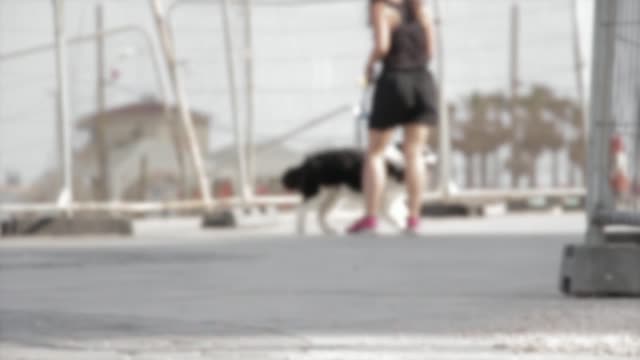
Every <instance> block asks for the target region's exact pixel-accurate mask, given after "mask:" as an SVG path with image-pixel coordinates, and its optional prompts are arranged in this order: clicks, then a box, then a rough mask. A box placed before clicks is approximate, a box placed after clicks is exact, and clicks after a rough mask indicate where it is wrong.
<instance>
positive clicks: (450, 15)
mask: <svg viewBox="0 0 640 360" xmlns="http://www.w3.org/2000/svg"><path fill="white" fill-rule="evenodd" d="M231 2H232V3H234V5H233V6H232V9H231V25H232V31H231V37H232V39H233V56H234V59H235V60H234V62H233V64H234V66H235V68H234V75H235V80H236V82H235V90H236V93H237V94H238V101H239V113H238V116H239V119H240V121H246V108H247V101H246V100H247V97H246V96H245V95H246V91H245V90H246V86H245V84H246V77H245V76H244V75H245V73H246V72H245V68H244V62H243V59H244V57H243V54H244V52H243V50H244V49H245V44H244V39H245V36H244V35H245V33H244V31H243V17H242V16H241V14H242V12H241V8H240V7H239V6H237V5H238V4H240V2H237V1H234V0H232V1H231ZM96 3H97V2H96V1H93V0H67V5H66V13H65V20H66V22H65V25H66V29H67V31H68V33H69V34H70V36H77V35H81V34H87V33H91V32H93V31H94V6H95V4H96ZM254 3H255V7H254V9H253V27H252V32H251V34H252V35H253V42H254V45H253V60H254V62H253V64H254V74H255V78H254V86H255V89H254V99H255V100H254V103H255V107H254V109H255V110H254V111H255V124H256V126H255V133H256V138H257V140H258V141H264V140H266V139H269V138H271V137H273V136H276V135H278V134H280V133H282V132H284V131H287V130H288V129H291V128H293V127H296V126H299V125H301V124H304V123H305V122H306V121H307V120H308V119H311V118H313V117H316V116H318V115H321V114H323V113H326V112H328V111H331V110H333V109H335V108H338V107H340V106H342V105H354V104H357V103H358V102H359V101H360V98H361V94H362V88H361V86H360V85H359V79H360V77H361V74H362V68H363V65H364V62H365V58H366V55H367V51H368V50H369V48H370V46H371V36H370V34H369V32H370V29H369V28H367V26H366V21H365V1H364V0H337V1H317V0H297V1H296V0H287V1H282V0H254ZM427 3H428V5H429V6H430V7H431V10H432V12H433V10H434V9H433V6H432V5H433V0H429V1H427ZM514 3H516V4H518V6H519V8H520V14H521V17H520V24H521V25H520V33H519V40H520V47H519V50H520V62H519V69H520V71H519V79H520V82H521V84H522V90H521V91H527V88H529V87H530V86H532V85H534V84H545V85H547V86H549V87H551V88H552V89H553V90H554V91H556V92H557V93H559V94H561V95H563V96H568V97H572V98H575V97H576V94H577V90H576V73H575V70H574V62H575V58H574V53H573V48H572V34H573V33H572V24H571V15H572V13H571V7H570V1H569V0H519V1H515V0H484V1H478V0H441V7H442V24H443V27H442V28H441V31H442V34H443V39H444V41H443V44H442V45H443V48H444V52H443V54H444V64H445V73H444V79H445V89H446V90H445V93H446V96H447V98H448V99H449V100H450V101H459V100H460V99H462V98H464V97H465V96H469V95H470V94H471V93H473V92H494V91H507V89H508V84H509V65H508V64H509V39H510V37H511V33H510V27H509V22H510V12H511V6H512V4H514ZM104 4H105V7H106V9H105V16H106V19H105V23H106V27H107V28H114V27H118V26H124V25H132V24H133V25H137V26H140V27H142V28H143V29H145V30H147V31H148V32H149V33H152V31H153V29H154V27H153V23H152V19H151V16H150V12H149V5H148V2H147V1H145V0H107V1H104ZM577 6H578V11H577V13H578V18H579V25H580V30H581V33H580V45H581V49H582V51H583V55H584V57H585V60H586V61H587V64H589V63H590V62H589V60H590V58H591V41H592V40H591V32H592V22H593V7H594V3H593V0H577ZM171 22H172V27H173V33H174V37H175V40H176V44H177V45H176V46H177V53H178V60H179V62H180V71H181V75H182V76H183V77H184V81H185V84H186V88H187V92H188V95H189V101H190V104H191V105H192V107H193V108H194V109H195V110H197V111H199V112H203V113H206V114H208V115H210V116H211V119H212V120H213V123H214V124H213V126H212V128H211V131H210V137H211V141H210V143H211V144H212V145H211V146H212V150H214V149H216V148H220V147H223V146H226V145H228V144H229V143H230V142H231V141H232V139H233V138H232V137H231V129H232V119H233V117H232V111H231V108H232V107H231V98H230V91H229V89H230V86H229V77H228V74H229V72H228V64H227V62H226V59H227V54H228V53H227V51H226V47H225V43H224V37H223V32H222V22H221V9H220V7H219V6H218V5H217V3H216V2H215V1H214V2H205V1H188V0H183V1H181V2H179V3H178V5H177V6H175V7H174V10H173V11H172V13H171ZM52 28H53V24H52V16H51V2H50V1H48V0H0V54H8V53H11V52H13V51H16V50H19V49H24V48H27V47H30V46H34V45H39V44H47V43H51V42H52V41H53V34H52ZM151 35H152V38H153V40H154V41H155V35H154V34H151ZM153 54H154V51H150V50H149V49H148V48H147V46H146V43H145V41H144V37H143V36H141V35H140V34H139V33H123V34H120V35H116V36H112V37H109V38H108V39H107V41H106V56H105V60H106V62H107V74H106V78H107V82H106V93H107V104H108V106H110V107H114V106H119V105H124V104H127V103H131V102H136V101H140V100H141V99H143V98H148V97H155V98H159V97H160V95H161V93H162V92H161V91H160V90H159V87H158V81H157V78H156V74H155V72H154V70H153V66H152V58H153V56H152V55H153ZM69 58H70V69H69V70H70V80H71V85H70V94H71V101H72V115H73V116H72V117H73V119H77V118H79V117H81V116H84V115H87V114H89V113H92V112H93V111H95V104H96V97H95V93H96V90H95V88H96V81H95V78H96V74H95V50H94V47H93V45H92V44H85V45H79V46H73V47H72V48H71V49H70V52H69ZM431 68H432V70H433V71H435V70H436V66H435V64H432V66H431ZM53 69H54V67H53V53H52V52H43V53H40V54H37V55H32V56H28V57H21V58H19V59H12V60H6V59H5V60H0V175H1V174H3V173H6V172H7V171H15V172H18V173H19V174H20V175H21V176H22V177H23V178H25V179H30V178H33V177H35V176H37V175H38V174H41V173H42V172H43V171H45V170H46V169H48V168H51V167H52V166H55V164H56V162H57V157H56V141H55V139H56V132H55V102H54V99H55V92H56V84H55V81H54V79H55V78H54V71H53ZM589 74H590V67H589V66H588V65H587V67H586V68H585V70H584V74H583V75H584V76H585V78H586V79H587V80H588V78H589ZM161 76H163V77H164V79H165V81H166V72H164V73H162V74H161ZM436 77H438V78H440V74H437V73H436ZM587 95H588V94H587ZM353 128H354V126H353V116H352V114H350V113H345V114H344V115H341V116H338V117H336V118H335V119H333V120H331V121H329V122H327V123H326V124H324V125H322V126H319V127H317V128H314V130H313V131H309V132H307V133H305V134H302V135H301V136H298V137H296V138H295V139H292V141H290V142H288V143H287V145H288V146H291V147H293V148H296V149H300V150H302V151H307V150H309V149H311V148H314V147H318V146H328V145H334V146H337V145H345V144H351V143H352V142H353V138H354V135H353ZM83 139H86V134H82V133H81V132H79V131H74V145H75V146H76V148H77V147H80V146H82V141H83Z"/></svg>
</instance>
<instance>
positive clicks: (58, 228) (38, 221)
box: [1, 216, 133, 236]
mask: <svg viewBox="0 0 640 360" xmlns="http://www.w3.org/2000/svg"><path fill="white" fill-rule="evenodd" d="M1 233H2V235H3V236H82V235H131V234H132V233H133V229H132V226H131V222H130V221H129V220H128V219H123V218H114V217H89V216H77V217H70V218H68V217H65V216H41V217H36V216H31V217H23V218H13V219H9V220H5V221H3V222H2V226H1Z"/></svg>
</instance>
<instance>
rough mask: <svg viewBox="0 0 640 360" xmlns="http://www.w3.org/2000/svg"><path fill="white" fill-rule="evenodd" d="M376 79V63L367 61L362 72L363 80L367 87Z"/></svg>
mask: <svg viewBox="0 0 640 360" xmlns="http://www.w3.org/2000/svg"><path fill="white" fill-rule="evenodd" d="M375 77H376V62H375V61H371V60H369V61H367V66H366V68H365V71H364V80H365V81H366V83H367V85H371V84H373V82H374V81H375Z"/></svg>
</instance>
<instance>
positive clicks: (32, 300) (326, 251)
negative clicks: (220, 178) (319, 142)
mask: <svg viewBox="0 0 640 360" xmlns="http://www.w3.org/2000/svg"><path fill="white" fill-rule="evenodd" d="M272 220H273V219H270V220H268V221H264V220H247V221H246V222H245V227H244V228H243V229H242V230H239V231H233V232H230V231H212V230H208V231H202V230H200V229H199V228H198V226H197V225H198V221H197V220H193V219H186V220H171V221H159V220H153V221H144V222H139V223H137V224H136V231H137V232H136V233H137V235H136V236H135V237H133V238H129V239H119V238H97V237H95V238H83V239H46V238H41V239H31V240H25V239H13V240H11V239H3V240H1V241H0V359H2V360H17V359H38V360H39V359H56V360H57V359H65V360H66V359H242V360H244V359H247V360H249V359H251V360H254V359H255V360H258V359H303V360H304V359H314V360H315V359H498V360H500V359H563V360H564V359H638V358H640V300H638V299H573V298H566V297H563V296H562V295H561V294H559V292H558V290H557V277H558V268H559V263H560V256H561V251H562V248H563V246H564V245H565V244H567V243H572V242H579V241H581V232H582V230H583V227H584V222H583V219H582V217H581V216H580V215H561V216H526V217H522V216H517V217H498V218H491V219H488V220H481V219H474V220H459V219H458V220H439V221H432V222H430V223H429V224H428V225H427V226H425V229H424V230H425V232H426V236H424V237H422V238H407V237H398V236H390V235H388V236H379V237H370V238H366V237H359V238H347V237H337V236H336V237H321V236H317V235H316V236H309V237H305V238H301V237H298V236H293V235H291V234H290V233H291V228H292V227H291V221H290V220H291V219H289V218H287V219H284V220H283V219H280V220H279V222H278V223H277V224H275V223H271V221H272ZM345 221H346V220H344V219H341V220H340V221H339V222H341V224H343V223H344V222H345Z"/></svg>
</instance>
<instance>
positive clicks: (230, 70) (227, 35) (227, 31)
mask: <svg viewBox="0 0 640 360" xmlns="http://www.w3.org/2000/svg"><path fill="white" fill-rule="evenodd" d="M221 15H222V24H223V25H222V28H223V32H224V44H225V52H226V60H227V74H228V81H229V98H230V99H231V119H232V121H233V128H234V133H235V143H236V161H237V165H238V178H237V184H238V185H237V187H238V192H239V194H240V197H241V199H242V200H243V201H245V203H246V202H247V201H248V199H249V197H250V192H249V189H248V186H247V164H246V154H245V149H246V147H245V145H244V136H242V125H241V124H240V119H239V117H238V99H237V97H236V86H235V84H236V79H235V67H234V62H233V45H232V39H231V24H230V19H229V3H228V0H222V12H221Z"/></svg>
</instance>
